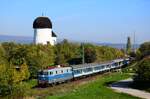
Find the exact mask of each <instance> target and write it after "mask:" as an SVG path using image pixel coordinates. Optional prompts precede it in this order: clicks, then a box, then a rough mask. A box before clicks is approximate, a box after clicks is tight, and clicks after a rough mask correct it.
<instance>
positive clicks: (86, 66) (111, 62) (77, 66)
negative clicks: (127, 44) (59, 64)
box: [71, 59, 124, 69]
mask: <svg viewBox="0 0 150 99" xmlns="http://www.w3.org/2000/svg"><path fill="white" fill-rule="evenodd" d="M123 60H124V59H115V60H112V61H107V62H100V63H90V64H80V65H71V67H72V68H73V69H79V68H81V69H82V68H88V67H95V66H97V65H101V66H103V65H109V64H113V63H115V62H121V61H123Z"/></svg>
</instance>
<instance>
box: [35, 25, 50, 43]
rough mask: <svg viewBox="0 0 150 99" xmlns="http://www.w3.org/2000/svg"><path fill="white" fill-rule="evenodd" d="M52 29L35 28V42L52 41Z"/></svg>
mask: <svg viewBox="0 0 150 99" xmlns="http://www.w3.org/2000/svg"><path fill="white" fill-rule="evenodd" d="M51 36H52V29H49V28H44V29H34V43H35V44H48V43H50V44H51V43H52V38H51Z"/></svg>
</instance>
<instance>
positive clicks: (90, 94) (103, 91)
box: [46, 73, 138, 99]
mask: <svg viewBox="0 0 150 99" xmlns="http://www.w3.org/2000/svg"><path fill="white" fill-rule="evenodd" d="M128 77H130V75H128V74H125V73H122V74H121V73H113V74H106V75H103V76H102V77H100V76H97V79H96V80H94V81H90V82H88V83H86V84H84V85H81V86H79V87H78V88H75V89H72V90H71V91H70V92H66V93H65V92H63V93H58V94H55V95H52V96H51V95H49V96H47V97H46V99H138V98H136V97H133V96H129V95H127V94H123V93H117V92H114V91H113V90H112V89H110V88H108V87H107V85H108V84H109V83H112V82H115V81H118V80H121V79H126V78H128ZM77 86H78V85H77ZM64 89H65V90H70V89H68V88H67V89H66V88H65V87H64ZM59 90H61V89H59Z"/></svg>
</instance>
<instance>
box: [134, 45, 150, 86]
mask: <svg viewBox="0 0 150 99" xmlns="http://www.w3.org/2000/svg"><path fill="white" fill-rule="evenodd" d="M136 59H137V61H138V64H137V66H136V67H135V71H136V76H135V77H134V80H135V82H138V83H142V85H143V83H144V84H148V85H149V83H150V42H145V43H143V44H141V45H140V48H139V49H138V50H137V51H136ZM147 87H148V86H147Z"/></svg>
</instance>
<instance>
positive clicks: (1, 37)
mask: <svg viewBox="0 0 150 99" xmlns="http://www.w3.org/2000/svg"><path fill="white" fill-rule="evenodd" d="M0 42H16V43H25V44H29V43H32V42H33V37H26V36H9V35H0Z"/></svg>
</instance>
